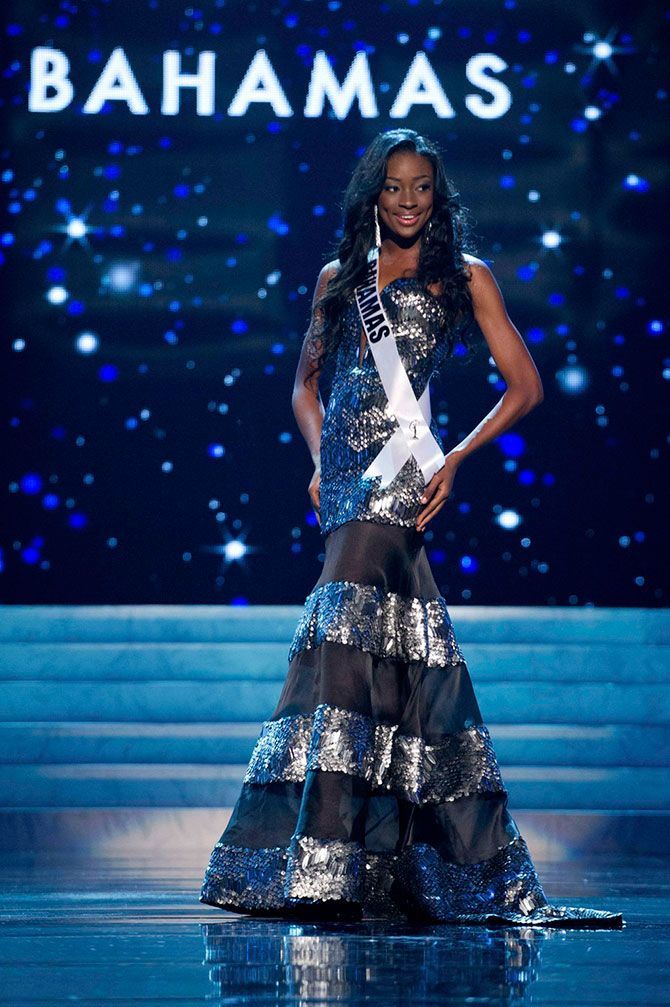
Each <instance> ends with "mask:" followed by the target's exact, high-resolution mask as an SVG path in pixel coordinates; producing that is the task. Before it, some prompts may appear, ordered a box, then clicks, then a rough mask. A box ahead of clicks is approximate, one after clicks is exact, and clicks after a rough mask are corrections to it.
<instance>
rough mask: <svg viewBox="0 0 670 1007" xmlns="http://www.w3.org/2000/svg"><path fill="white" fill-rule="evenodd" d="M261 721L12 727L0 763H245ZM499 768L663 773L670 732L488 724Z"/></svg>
mask: <svg viewBox="0 0 670 1007" xmlns="http://www.w3.org/2000/svg"><path fill="white" fill-rule="evenodd" d="M261 726H262V724H261V722H260V721H252V722H247V721H240V722H239V723H230V722H228V723H219V724H217V723H201V722H200V723H198V722H195V723H191V724H184V723H177V724H174V723H164V724H152V723H147V722H146V721H142V722H139V723H129V722H117V723H107V722H96V721H79V722H77V721H53V722H41V721H32V722H30V721H28V722H27V721H17V722H16V723H5V724H3V725H2V730H1V731H0V764H1V763H20V764H21V763H34V764H39V763H43V764H47V765H48V764H51V763H73V762H99V763H106V762H132V763H141V762H157V763H164V762H165V754H166V752H169V753H170V760H171V763H183V762H190V763H211V764H213V765H221V764H225V763H248V761H249V758H250V757H251V752H252V749H253V747H254V744H255V743H256V740H257V738H258V735H259V733H260V730H261ZM487 727H488V729H489V731H490V732H491V737H492V738H493V743H494V746H495V750H496V754H497V756H498V759H499V761H500V762H501V763H504V764H505V765H508V766H515V765H545V766H621V765H624V766H666V767H670V730H669V729H668V727H667V726H666V725H656V724H652V725H649V724H602V725H588V724H498V723H492V722H489V723H488V724H487Z"/></svg>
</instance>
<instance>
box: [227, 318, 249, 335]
mask: <svg viewBox="0 0 670 1007" xmlns="http://www.w3.org/2000/svg"><path fill="white" fill-rule="evenodd" d="M230 331H231V332H234V333H235V335H236V336H239V335H241V334H242V333H243V332H248V331H249V326H248V325H247V323H246V322H245V321H244V319H243V318H236V319H235V320H234V321H233V322H231V325H230Z"/></svg>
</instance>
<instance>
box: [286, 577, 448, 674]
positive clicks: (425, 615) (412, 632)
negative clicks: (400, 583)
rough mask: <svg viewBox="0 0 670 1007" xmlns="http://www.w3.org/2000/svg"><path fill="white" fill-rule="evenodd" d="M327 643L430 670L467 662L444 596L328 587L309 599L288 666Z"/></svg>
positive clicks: (370, 587)
mask: <svg viewBox="0 0 670 1007" xmlns="http://www.w3.org/2000/svg"><path fill="white" fill-rule="evenodd" d="M324 640H330V641H332V642H335V643H347V644H351V645H352V646H354V647H359V648H360V649H361V650H367V651H369V652H370V653H372V654H376V655H377V656H378V657H396V658H400V659H401V660H404V661H423V662H424V664H425V665H426V666H427V667H431V666H433V667H442V666H444V665H448V664H458V663H459V662H461V661H463V660H464V658H463V654H462V653H461V651H460V648H459V646H458V643H457V641H456V637H455V634H454V630H453V626H452V623H451V617H450V615H449V611H448V609H447V604H446V601H445V599H444V598H443V597H442V596H441V595H440V596H438V597H437V598H403V597H401V596H400V595H398V594H395V593H394V592H391V591H389V592H384V591H382V590H381V589H380V588H378V587H375V586H373V585H370V584H356V583H352V582H350V581H330V582H329V583H327V584H322V585H320V586H319V587H317V588H315V589H314V590H313V591H312V592H311V593H310V594H309V595H308V596H307V598H306V600H305V606H304V609H303V612H302V615H301V618H300V621H299V623H298V626H297V628H296V630H295V633H294V636H293V640H292V642H291V646H290V649H289V655H288V659H289V661H290V660H291V659H292V658H293V656H294V655H295V654H296V653H298V651H300V650H304V649H306V648H309V647H318V646H319V644H320V643H322V642H323V641H324Z"/></svg>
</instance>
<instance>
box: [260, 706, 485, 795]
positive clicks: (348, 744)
mask: <svg viewBox="0 0 670 1007" xmlns="http://www.w3.org/2000/svg"><path fill="white" fill-rule="evenodd" d="M397 731H398V724H378V723H375V722H374V721H373V720H372V718H371V717H368V716H366V715H364V714H362V713H356V712H354V711H352V710H344V709H341V708H339V707H335V706H330V705H329V704H327V703H321V704H319V706H317V707H316V709H315V711H314V713H313V714H311V715H306V714H294V715H291V716H286V717H280V718H278V719H277V720H267V721H265V722H264V723H263V726H262V729H261V733H260V736H259V738H258V740H257V741H256V744H255V746H254V750H253V752H252V754H251V759H250V761H249V765H248V767H247V771H246V775H245V777H244V782H245V783H257V784H267V783H274V782H277V781H302V780H304V779H305V774H306V772H307V771H308V770H310V769H318V770H323V771H326V772H336V773H337V772H339V773H347V774H349V775H352V776H360V777H362V778H363V779H365V780H367V781H368V783H369V784H370V787H371V790H385V791H391V792H393V793H394V794H396V795H397V796H398V797H402V798H404V799H405V800H408V801H411V802H412V803H414V804H428V803H441V802H443V801H455V800H456V799H457V798H459V797H465V796H466V795H468V794H475V793H481V792H484V791H486V792H496V791H504V789H505V788H504V785H503V781H502V778H501V775H500V769H499V766H498V762H497V760H496V756H495V752H494V749H493V744H492V742H491V737H490V735H489V732H488V729H487V728H486V726H485V725H484V724H475V725H473V726H472V727H468V728H467V729H466V730H464V731H460V732H458V733H457V734H452V735H449V736H448V737H446V738H445V740H444V741H442V742H440V743H439V744H437V745H429V744H427V743H426V742H425V741H424V740H423V739H422V738H417V737H415V736H412V735H403V734H398V733H397Z"/></svg>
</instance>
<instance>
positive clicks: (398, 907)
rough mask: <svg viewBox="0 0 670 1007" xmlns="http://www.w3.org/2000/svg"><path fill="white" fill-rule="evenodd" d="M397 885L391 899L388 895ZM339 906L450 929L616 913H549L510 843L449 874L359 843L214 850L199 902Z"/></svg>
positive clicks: (615, 918) (433, 855)
mask: <svg viewBox="0 0 670 1007" xmlns="http://www.w3.org/2000/svg"><path fill="white" fill-rule="evenodd" d="M394 881H395V882H397V883H398V885H399V886H400V893H398V892H397V891H396V892H395V893H394V894H392V885H393V883H394ZM328 899H346V900H347V901H354V902H360V903H361V904H362V906H363V909H364V911H368V912H370V911H371V912H373V913H375V914H379V915H387V916H390V917H405V916H407V915H409V914H410V913H411V915H412V916H414V917H416V915H417V914H418V915H420V916H422V917H423V918H425V919H427V920H435V921H449V922H457V923H485V922H487V921H502V922H509V923H514V924H521V925H531V926H532V925H535V926H552V925H553V926H580V925H595V926H620V925H621V924H622V922H623V920H622V917H621V914H620V913H612V912H609V911H607V910H604V909H589V908H585V907H574V906H556V905H550V904H549V903H548V902H547V898H546V896H545V894H544V891H543V889H542V886H541V884H540V881H539V878H538V876H537V873H536V871H535V868H534V866H533V862H532V859H531V856H530V852H529V850H528V847H527V845H526V843H525V841H524V839H523V837H522V836H520V835H519V834H517V835H516V836H515V837H514V838H513V839H512V840H511V842H509V843H508V844H506V845H505V846H502V847H500V848H499V849H498V850H497V852H496V853H495V854H494V855H493V856H492V857H490V858H489V859H488V860H481V861H479V862H478V863H475V864H453V863H449V862H447V861H445V860H443V859H442V857H441V856H440V855H439V853H438V851H437V850H436V849H435V848H434V847H432V846H430V845H429V844H428V843H413V844H410V845H409V846H407V847H406V848H405V849H404V850H402V851H401V852H400V853H389V852H386V853H375V852H374V851H370V850H367V849H365V848H364V847H362V846H361V845H360V844H359V843H356V842H348V841H345V840H339V839H316V838H314V837H312V836H294V837H292V839H291V843H290V844H289V847H288V849H286V848H284V847H281V846H276V847H265V848H261V849H249V848H248V847H244V846H230V845H226V844H223V843H217V844H216V846H215V847H214V850H213V851H212V855H211V857H210V861H209V866H208V868H207V871H206V873H205V879H204V882H203V885H202V888H201V892H200V901H201V902H205V903H207V904H208V905H213V906H219V907H221V908H224V909H232V910H233V911H234V910H235V909H242V910H244V909H250V910H253V909H277V910H281V909H282V908H284V907H287V906H290V905H296V904H297V905H299V904H300V903H301V902H314V901H327V900H328Z"/></svg>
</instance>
